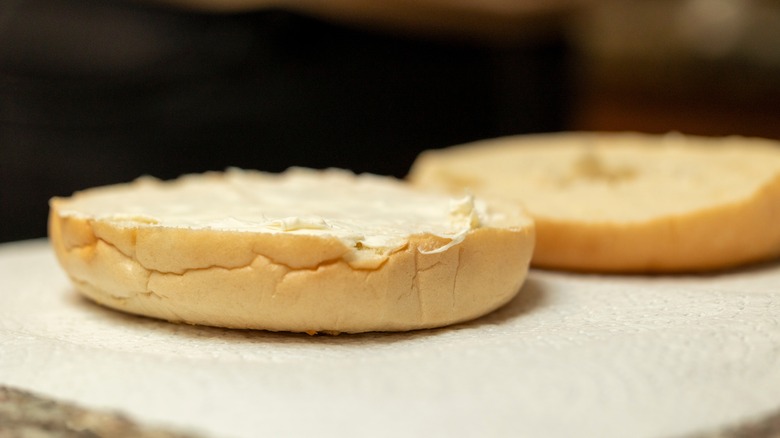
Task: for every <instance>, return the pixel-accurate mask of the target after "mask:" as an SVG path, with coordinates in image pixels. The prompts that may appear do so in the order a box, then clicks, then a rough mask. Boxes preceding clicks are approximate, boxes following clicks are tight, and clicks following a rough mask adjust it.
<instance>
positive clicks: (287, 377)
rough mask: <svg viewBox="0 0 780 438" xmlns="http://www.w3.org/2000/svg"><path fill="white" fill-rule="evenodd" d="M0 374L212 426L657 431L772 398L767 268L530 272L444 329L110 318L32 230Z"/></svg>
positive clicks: (775, 366) (718, 422) (774, 323)
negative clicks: (283, 328)
mask: <svg viewBox="0 0 780 438" xmlns="http://www.w3.org/2000/svg"><path fill="white" fill-rule="evenodd" d="M0 284H2V288H0V384H5V385H10V386H15V387H17V388H22V389H27V390H32V391H36V392H39V393H42V394H44V395H48V396H52V397H57V398H62V399H65V400H70V401H76V402H78V403H80V404H82V405H86V406H89V407H97V408H107V409H112V410H119V411H121V412H124V413H126V414H129V415H131V416H133V417H134V418H135V419H137V420H140V421H145V422H150V423H152V424H158V425H167V426H173V427H177V428H184V429H187V430H194V431H196V432H201V433H205V434H208V435H214V436H220V437H221V436H225V437H256V436H274V437H282V436H318V437H331V436H379V437H382V436H388V437H398V436H425V437H437V436H442V437H444V436H447V437H459V436H464V437H466V436H496V437H500V436H513V437H518V436H544V437H559V436H560V437H569V436H581V437H588V436H592V437H624V436H632V437H660V436H677V435H684V434H687V433H691V432H701V431H710V430H714V429H717V428H719V427H722V426H725V425H730V424H735V423H738V422H741V421H745V420H750V419H753V418H756V417H758V416H761V415H763V414H765V413H767V412H770V411H772V410H776V409H778V408H780V264H778V263H771V264H766V265H761V266H757V267H751V268H747V269H742V270H738V271H732V272H727V273H720V274H717V275H700V276H653V277H647V276H628V277H622V276H592V275H575V274H564V273H554V272H545V271H538V270H532V272H531V274H530V277H529V280H528V282H527V283H526V285H525V286H524V288H523V290H522V291H521V294H520V295H519V296H518V298H516V299H515V300H514V301H512V302H511V303H510V304H509V305H507V306H506V307H504V308H502V309H500V310H499V311H497V312H495V313H493V314H491V315H489V316H487V317H484V318H482V319H479V320H477V321H474V322H471V323H468V324H461V325H457V326H454V327H450V328H445V329H438V330H426V331H419V332H412V333H401V334H384V333H380V334H364V335H341V336H338V337H329V336H316V337H310V336H307V335H297V334H284V333H268V332H259V331H257V332H255V331H231V330H224V329H215V328H208V327H194V326H185V325H174V324H169V323H166V322H161V321H155V320H151V319H145V318H140V317H134V316H129V315H124V314H121V313H118V312H115V311H112V310H108V309H103V308H101V307H98V306H96V305H94V304H92V303H90V302H88V301H86V300H84V299H82V298H80V297H79V296H78V295H77V294H76V292H75V291H74V289H73V288H72V287H71V286H70V285H69V283H68V281H67V279H66V277H65V275H64V274H63V273H62V271H61V270H60V269H59V267H58V266H57V265H56V262H55V260H54V257H53V254H52V253H51V251H50V250H49V248H48V246H47V244H46V242H45V241H35V242H22V243H15V244H5V245H2V246H0Z"/></svg>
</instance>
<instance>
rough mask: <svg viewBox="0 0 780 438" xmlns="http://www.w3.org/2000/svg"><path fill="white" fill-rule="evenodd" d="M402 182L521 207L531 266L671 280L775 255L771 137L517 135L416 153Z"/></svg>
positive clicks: (775, 148)
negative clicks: (532, 233) (531, 247)
mask: <svg viewBox="0 0 780 438" xmlns="http://www.w3.org/2000/svg"><path fill="white" fill-rule="evenodd" d="M408 179H409V180H410V181H411V182H412V183H413V184H415V185H416V186H418V187H421V188H428V189H432V188H435V189H439V190H445V191H462V190H464V189H465V188H468V189H470V190H471V191H472V192H473V193H475V194H477V195H482V196H492V197H502V198H505V199H511V200H514V201H516V202H519V203H522V204H523V205H524V206H525V207H526V208H527V211H528V213H529V214H530V215H531V216H532V217H533V218H534V220H535V222H536V230H537V244H536V249H535V253H534V255H533V260H532V265H533V266H536V267H541V268H551V269H562V270H572V271H584V272H606V273H681V272H697V271H711V270H718V269H726V268H733V267H737V266H741V265H745V264H748V263H754V262H759V261H764V260H769V259H773V258H776V257H778V255H780V142H776V141H772V140H766V139H757V138H743V137H725V138H708V137H697V136H685V135H680V134H667V135H649V134H637V133H560V134H540V135H524V136H515V137H507V138H499V139H493V140H487V141H482V142H477V143H472V144H468V145H462V146H456V147H452V148H448V149H441V150H434V151H427V152H425V153H423V154H422V155H421V156H420V157H419V158H418V160H417V161H416V162H415V163H414V165H413V167H412V170H411V172H410V175H409V177H408Z"/></svg>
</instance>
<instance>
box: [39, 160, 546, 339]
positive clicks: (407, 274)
mask: <svg viewBox="0 0 780 438" xmlns="http://www.w3.org/2000/svg"><path fill="white" fill-rule="evenodd" d="M298 180H300V181H302V182H300V183H299V181H298ZM366 180H368V181H366ZM284 184H288V185H290V184H295V189H296V190H298V189H300V190H312V191H317V190H319V192H313V196H312V198H313V199H317V200H318V201H317V202H320V203H323V205H325V204H327V202H326V201H327V200H328V199H333V200H334V201H333V202H334V203H338V202H340V201H338V200H339V199H340V195H337V194H334V193H333V191H334V190H335V191H338V190H340V187H341V186H344V187H352V186H359V187H358V188H356V189H355V192H354V193H350V194H349V195H351V196H352V197H353V201H354V202H353V204H354V205H352V206H346V207H344V208H345V209H346V211H345V212H344V215H343V217H345V218H347V219H345V220H344V221H342V222H339V220H340V219H339V217H341V216H338V217H335V219H334V217H330V216H323V215H319V214H320V212H318V211H317V210H316V208H315V209H314V210H312V211H311V212H309V214H307V215H306V216H305V218H304V220H299V219H300V218H301V217H304V216H303V215H301V214H300V212H301V211H308V210H306V208H307V207H306V204H307V201H306V200H305V199H297V200H296V199H289V202H290V204H291V208H293V210H294V211H292V212H291V213H290V216H289V217H284V218H283V219H274V218H273V217H271V218H270V219H269V217H267V216H266V213H265V210H263V205H262V204H254V203H252V202H246V204H249V205H251V206H253V208H255V209H257V208H260V210H259V211H260V212H261V213H262V214H259V215H256V216H253V217H254V218H256V219H257V221H256V222H257V223H255V222H252V218H250V217H249V216H248V215H250V213H251V214H252V215H255V214H256V213H257V211H255V210H253V211H252V212H250V213H247V212H246V208H247V207H246V205H243V204H242V203H241V202H238V201H237V202H232V201H230V200H228V201H224V202H225V204H224V205H222V204H220V205H218V206H213V205H212V206H211V207H210V206H209V205H207V204H208V203H209V202H207V201H196V200H193V201H192V203H193V204H194V206H193V205H188V204H187V202H186V201H182V202H184V204H183V205H174V206H171V207H170V208H168V207H166V202H167V200H168V199H182V198H183V199H189V198H188V196H187V195H188V194H189V193H190V191H195V192H196V193H198V192H199V190H200V191H203V190H205V189H203V190H201V187H200V186H201V185H203V186H204V187H208V190H213V191H214V193H215V195H214V196H221V195H219V191H220V190H222V189H224V190H225V191H226V192H229V191H230V190H233V189H231V188H230V187H235V186H236V185H238V186H240V187H241V188H242V189H245V188H250V189H251V190H253V191H255V192H253V193H254V194H255V195H256V196H259V198H256V199H254V201H256V202H258V203H261V202H263V194H264V193H266V192H264V191H269V192H274V193H276V192H275V190H276V188H277V187H281V186H283V185H284ZM375 186H376V187H378V189H377V190H380V191H381V192H382V193H381V194H382V196H383V197H384V199H383V200H382V206H381V208H384V209H388V208H389V209H394V210H388V211H392V212H393V213H394V214H397V215H398V217H401V218H403V217H404V215H405V214H406V213H404V210H403V209H405V208H411V209H412V211H410V212H409V213H408V215H409V216H410V217H412V219H410V220H409V224H406V225H403V226H408V227H410V228H409V231H408V233H407V234H404V233H405V232H404V230H403V229H402V230H401V231H398V230H391V231H387V232H385V231H384V228H382V227H383V226H384V225H383V224H384V223H385V222H387V221H385V222H382V220H384V219H382V220H380V225H376V224H374V223H372V222H371V221H372V220H373V219H372V217H373V216H372V215H371V206H370V205H365V206H364V209H365V210H363V211H359V212H351V211H350V210H349V209H350V208H356V207H355V206H359V202H358V201H359V199H358V200H356V199H355V197H360V196H363V194H365V196H366V197H367V198H366V199H367V200H368V199H374V202H377V201H376V199H375V196H376V193H373V192H372V190H374V189H375ZM341 188H343V187H341ZM280 190H282V192H283V190H285V189H284V188H282V189H280ZM139 191H140V192H141V193H140V194H139ZM165 191H168V192H169V193H167V194H164V195H159V196H161V198H160V199H158V200H157V201H150V204H156V206H155V207H153V208H147V206H146V205H145V200H146V199H150V198H155V197H157V196H158V193H160V192H165ZM418 192H419V191H417V190H413V189H410V188H409V187H407V186H406V185H405V184H403V183H401V182H398V181H396V180H392V179H390V178H384V177H376V176H373V175H371V176H367V175H361V176H355V175H352V174H348V173H347V172H344V171H322V172H321V171H313V170H306V169H297V170H295V171H288V172H285V174H279V175H274V174H264V173H261V172H250V171H239V170H231V171H229V172H226V173H224V174H221V173H211V174H204V175H189V176H186V177H182V178H180V179H178V180H174V181H169V182H161V181H156V180H149V179H142V180H139V181H136V182H133V183H130V184H125V185H118V186H109V187H102V188H96V189H90V190H87V191H84V192H80V193H77V194H75V195H74V196H73V197H70V198H54V199H53V200H52V201H51V203H50V205H51V210H50V216H49V235H50V240H51V244H52V246H53V248H54V250H55V252H56V254H57V257H58V260H59V262H60V264H61V265H62V267H63V268H64V270H65V271H66V272H67V274H68V275H69V277H70V279H71V280H72V282H73V284H74V285H75V287H76V288H77V289H78V290H79V291H80V292H81V293H82V294H83V295H85V296H87V297H88V298H90V299H91V300H93V301H95V302H97V303H100V304H102V305H105V306H107V307H111V308H114V309H117V310H121V311H124V312H128V313H133V314H138V315H145V316H150V317H154V318H160V319H165V320H169V321H174V322H183V323H190V324H202V325H210V326H219V327H230V328H241V329H264V330H272V331H292V332H308V333H315V332H326V333H340V332H348V333H357V332H367V331H404V330H413V329H422V328H431V327H440V326H445V325H448V324H453V323H457V322H461V321H466V320H470V319H473V318H476V317H479V316H481V315H484V314H486V313H488V312H490V311H492V310H494V309H496V308H498V307H500V306H501V305H503V304H505V303H506V302H508V301H509V300H511V299H512V298H513V297H514V296H515V295H516V294H517V293H518V291H519V290H520V287H521V285H522V283H523V281H524V279H525V277H526V275H527V272H528V265H529V262H530V258H531V253H532V251H533V243H534V236H535V233H534V226H533V222H532V220H531V219H530V218H528V217H527V216H525V215H524V214H523V212H522V210H520V209H518V208H517V207H516V206H514V205H512V204H500V203H494V204H490V206H489V207H485V209H484V210H482V211H481V212H480V214H479V218H478V219H474V220H471V222H469V221H468V220H467V221H465V222H464V221H462V220H459V221H456V222H457V223H456V224H454V225H453V224H450V223H444V222H446V221H444V222H443V223H442V224H443V225H442V226H440V227H439V228H436V227H433V228H432V227H429V226H428V224H426V223H419V225H420V226H417V225H418V224H417V222H416V221H418V220H420V219H415V218H413V217H414V215H415V214H416V213H418V212H417V211H416V210H414V209H415V208H416V207H415V206H416V204H414V202H412V203H411V204H412V205H411V206H410V205H408V203H407V202H406V201H405V199H412V198H415V197H421V199H419V200H418V201H417V202H418V203H424V204H429V203H430V202H429V200H439V201H441V200H442V199H443V198H442V197H441V196H439V195H435V196H434V195H429V194H422V193H419V194H418ZM255 195H253V196H255ZM204 196H206V197H208V196H209V195H208V194H206V195H204ZM166 197H167V198H166ZM228 198H229V197H228ZM215 199H217V198H215ZM220 199H221V198H220ZM286 199H287V198H285V197H281V196H280V197H278V199H277V200H276V201H274V202H277V203H278V205H276V206H275V207H274V208H276V207H279V205H286V204H284V203H286V202H288V201H287V200H286ZM444 200H445V201H447V202H449V198H445V199H444ZM122 202H127V203H128V204H129V206H126V207H121V208H120V209H121V210H122V211H115V210H113V209H114V208H116V206H117V205H119V204H120V203H122ZM177 202H179V201H177ZM219 202H223V201H219ZM312 202H314V201H312ZM234 204H235V210H230V211H228V206H230V205H234ZM293 204H294V205H295V206H294V207H292V205H293ZM126 205H127V204H126ZM258 205H259V207H258ZM442 205H447V204H446V203H445V204H442ZM161 206H162V207H161ZM336 207H338V205H337V206H336ZM231 208H232V207H231ZM329 208H330V207H329ZM377 208H379V207H377ZM166 209H167V210H170V211H172V212H173V213H171V215H172V216H171V215H168V216H166V214H168V213H167V210H166ZM187 209H190V210H192V211H198V212H200V211H201V210H206V213H207V214H206V215H205V216H204V215H200V216H199V215H198V214H194V213H193V214H194V216H193V217H192V218H189V217H188V216H187V213H186V212H185V213H181V211H182V210H187ZM220 210H222V211H224V215H225V217H224V218H222V217H221V216H220V214H221V213H220ZM130 211H132V214H130V213H128V212H130ZM187 211H189V210H187ZM161 212H162V213H161ZM239 213H240V214H243V216H241V221H239V222H236V220H235V217H236V216H237V215H238V214H239ZM353 213H354V215H362V216H361V217H360V218H358V219H356V221H357V222H354V223H353V222H350V221H352V219H351V218H352V216H353ZM451 213H452V212H450V213H447V212H445V215H443V216H442V218H445V217H447V214H450V216H452V215H451ZM296 215H297V216H296ZM174 216H175V218H174V219H171V217H174ZM207 216H208V218H206V217H207ZM228 216H229V217H228ZM461 216H462V215H460V216H457V217H458V218H459V219H460V218H462V217H461ZM312 217H315V219H316V220H313V219H312ZM383 217H384V216H383ZM474 217H475V218H476V214H474ZM184 219H186V220H187V221H188V222H186V223H184V222H183V220H184ZM394 220H395V221H396V222H398V219H394ZM263 221H265V222H263ZM477 221H478V222H479V223H477ZM261 222H262V223H261ZM358 222H359V223H358ZM466 222H468V224H467V226H466V225H464V224H466ZM258 224H259V225H258ZM345 224H346V225H345ZM366 224H367V225H366ZM410 224H411V225H410ZM363 225H366V226H367V227H364V228H363V229H358V228H357V227H360V226H363ZM464 226H466V228H464ZM350 227H353V228H355V229H351V228H350ZM442 227H443V228H442ZM448 227H449V228H451V230H449V229H448ZM355 230H357V231H360V232H355ZM367 230H368V231H372V232H374V233H377V235H373V234H372V235H369V234H366V233H365V231H367ZM377 230H378V231H377ZM448 230H449V231H448ZM382 233H384V234H382ZM353 234H354V235H355V236H357V237H354V236H353ZM379 237H381V238H379Z"/></svg>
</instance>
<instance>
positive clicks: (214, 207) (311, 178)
mask: <svg viewBox="0 0 780 438" xmlns="http://www.w3.org/2000/svg"><path fill="white" fill-rule="evenodd" d="M61 214H62V215H64V216H76V217H85V218H91V219H97V220H103V221H113V222H116V223H122V222H127V223H128V224H129V225H130V226H165V227H175V228H191V229H219V230H229V231H245V232H267V233H293V234H306V235H316V236H329V237H336V238H339V239H341V240H342V241H343V242H344V243H345V244H346V245H349V246H352V247H357V248H366V249H369V248H370V249H373V250H375V251H379V252H386V251H392V250H394V249H397V248H400V247H402V246H404V245H405V244H406V242H407V241H408V238H409V236H411V235H417V234H433V235H436V236H440V237H442V238H445V239H449V241H450V243H448V244H446V245H444V246H443V247H441V248H438V249H434V250H432V251H431V252H439V251H444V250H446V249H447V248H449V247H451V246H452V245H456V244H458V243H460V241H462V240H463V238H464V237H465V235H466V234H467V233H468V231H469V230H472V229H474V228H478V227H480V226H481V224H482V223H484V222H486V220H489V217H488V215H487V212H486V208H485V206H484V204H482V203H481V202H479V201H475V199H474V198H473V197H472V196H470V195H469V196H466V197H464V198H462V199H454V200H453V199H451V198H448V197H446V196H441V195H438V194H427V193H423V192H420V191H418V190H413V189H410V188H407V187H406V186H405V185H404V183H402V182H400V181H397V180H395V179H392V178H388V177H381V176H376V175H367V174H364V175H357V176H356V175H354V174H352V173H350V172H348V171H343V170H333V169H331V170H327V171H315V170H310V169H291V170H288V171H287V172H285V173H283V174H268V173H262V172H256V171H244V170H238V169H230V170H228V171H227V172H225V173H224V174H218V173H213V174H203V175H187V176H184V177H182V178H180V179H178V180H175V181H171V182H161V181H159V180H156V179H152V178H142V179H139V180H138V181H136V182H135V183H133V184H128V185H124V186H111V187H107V188H97V189H91V190H87V191H85V192H81V193H79V194H76V195H75V196H74V197H73V198H71V199H70V200H69V201H68V203H67V204H65V205H63V208H62V210H61Z"/></svg>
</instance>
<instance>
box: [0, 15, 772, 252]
mask: <svg viewBox="0 0 780 438" xmlns="http://www.w3.org/2000/svg"><path fill="white" fill-rule="evenodd" d="M182 1H185V0H182ZM347 3H349V2H347ZM391 3H392V2H391ZM396 3H400V4H401V5H403V4H404V2H403V1H402V2H396ZM434 3H435V2H434ZM488 3H490V2H488ZM519 3H522V2H519ZM533 3H538V4H543V3H545V2H539V1H536V2H534V1H533V0H531V1H529V4H533ZM547 3H548V4H555V5H556V6H555V7H546V8H541V7H537V8H530V7H529V8H527V9H525V10H520V11H519V12H518V11H517V10H512V11H509V12H507V11H504V10H501V9H498V10H494V11H489V13H482V12H480V14H481V15H478V16H477V15H474V19H473V20H471V19H469V15H468V14H460V15H458V14H454V13H450V12H448V13H447V14H445V15H442V17H445V18H443V19H442V21H437V20H431V21H429V22H426V23H423V24H420V23H417V22H415V20H411V21H412V22H413V23H415V26H409V27H399V26H387V25H386V23H384V22H381V20H380V21H379V22H378V21H376V20H366V21H363V22H361V20H359V19H354V17H351V16H349V14H347V15H346V16H347V19H344V15H339V16H337V17H335V18H333V17H331V16H329V15H327V14H325V15H323V14H319V13H306V12H305V11H303V12H302V11H291V10H285V9H282V8H279V7H278V5H275V6H274V7H273V8H257V9H251V10H245V9H241V8H238V9H235V8H233V9H231V8H228V10H225V9H222V10H218V11H214V10H204V9H203V8H191V7H187V8H181V7H178V6H173V5H170V4H152V3H143V2H136V1H120V0H4V1H3V2H0V151H1V156H0V202H1V204H0V205H1V207H2V211H0V241H12V240H20V239H28V238H36V237H43V236H45V232H46V231H45V226H46V215H47V212H48V205H47V202H48V199H49V198H50V197H52V196H63V195H65V196H67V195H70V194H71V193H72V192H73V191H75V190H79V189H83V188H87V187H91V186H95V185H103V184H110V183H116V182H125V181H130V180H132V179H134V178H136V177H138V176H140V175H142V174H149V175H153V176H157V177H160V178H173V177H176V176H178V175H180V174H182V173H187V172H201V171H205V170H221V169H224V168H225V167H227V166H239V167H244V168H254V169H261V170H266V171H281V170H284V169H285V168H287V167H289V166H294V165H295V166H308V167H316V168H324V167H344V168H349V169H352V170H354V171H357V172H373V173H379V174H386V175H394V176H398V177H403V176H404V175H405V173H406V171H407V170H408V168H409V165H411V163H412V161H413V160H414V157H415V156H416V155H417V154H418V153H419V152H420V151H422V150H425V149H430V148H439V147H445V146H449V145H454V144H458V143H463V142H468V141H473V140H477V139H482V138H490V137H497V136H502V135H512V134H522V133H532V132H555V131H566V130H610V131H614V130H636V131H645V132H657V133H662V132H668V131H679V132H683V133H690V134H701V135H732V134H736V135H747V136H761V137H769V138H777V139H780V1H778V0H674V1H672V0H633V1H628V0H624V1H617V0H607V1H595V0H593V1H579V2H578V1H571V2H565V1H563V2H547ZM520 9H522V8H520ZM467 12H468V11H467ZM510 12H511V13H510ZM491 13H492V14H493V15H490V14H491ZM502 14H503V15H502ZM464 16H465V17H466V18H465V19H464V18H463V17H464ZM504 17H509V18H511V19H509V18H506V19H505V18H504ZM447 20H449V21H448V23H450V24H448V25H447V26H444V25H441V26H438V24H437V23H444V22H445V21H447ZM453 23H454V24H453ZM474 23H478V24H480V25H479V26H477V25H476V24H474ZM437 26H438V27H437ZM458 26H461V27H462V28H463V30H462V31H459V30H458ZM453 29H454V30H453Z"/></svg>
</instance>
